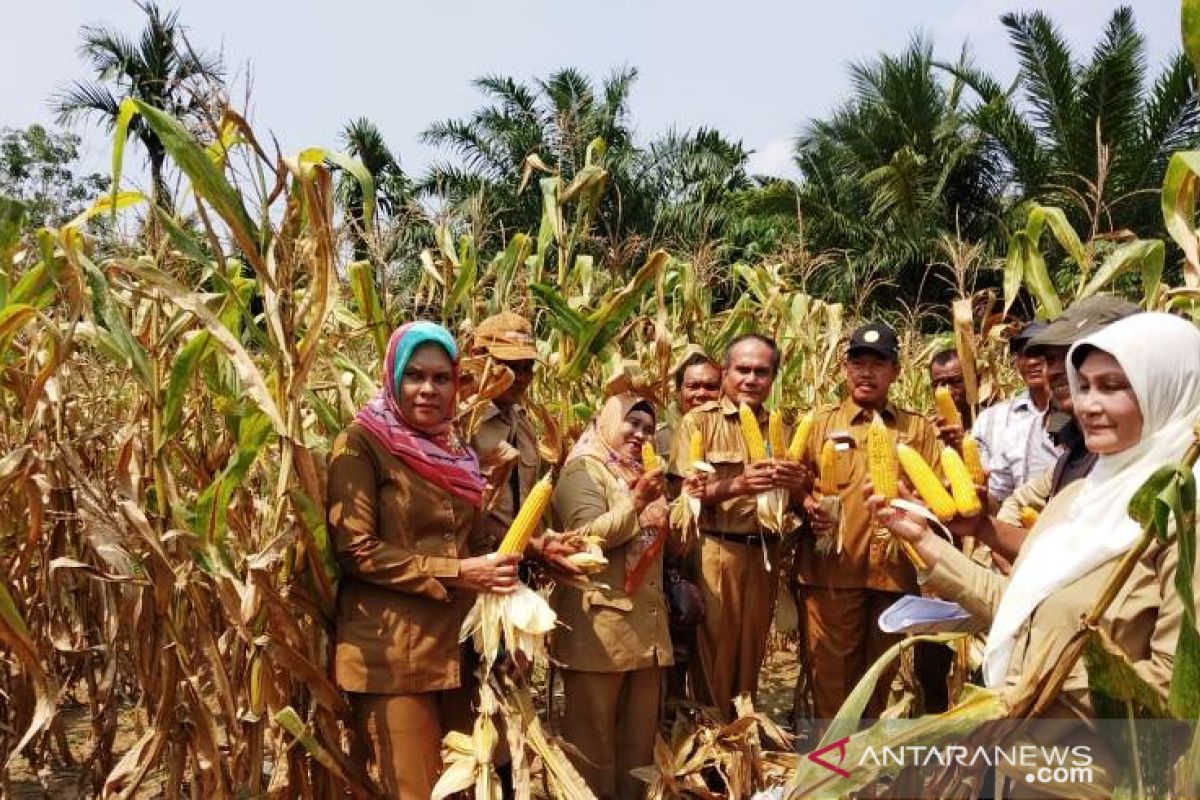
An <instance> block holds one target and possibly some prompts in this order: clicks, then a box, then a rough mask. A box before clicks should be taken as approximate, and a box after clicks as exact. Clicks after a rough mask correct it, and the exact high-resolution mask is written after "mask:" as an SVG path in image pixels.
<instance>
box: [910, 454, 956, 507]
mask: <svg viewBox="0 0 1200 800" xmlns="http://www.w3.org/2000/svg"><path fill="white" fill-rule="evenodd" d="M896 456H897V457H898V458H899V460H900V466H901V467H903V468H904V474H905V475H907V476H908V480H909V482H910V483H912V485H913V488H914V489H916V490H917V494H919V495H921V499H922V500H924V501H925V505H927V506H929V510H930V511H932V512H933V513H934V514H935V515H937V518H938V519H940V520H941V521H942V522H946V521H948V520H952V519H954V515H955V514H957V513H958V506H956V505H955V504H954V498H953V497H951V496H950V493H949V492H947V491H946V487H945V486H942V482H941V481H939V480H938V478H937V475H935V474H934V473H933V468H932V467H930V466H929V465H928V464H926V463H925V459H923V458H921V454H920V453H918V452H917V451H916V450H913V449H912V448H911V447H909V446H908V445H906V444H901V445H898V446H897V447H896Z"/></svg>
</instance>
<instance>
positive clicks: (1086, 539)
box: [983, 314, 1200, 688]
mask: <svg viewBox="0 0 1200 800" xmlns="http://www.w3.org/2000/svg"><path fill="white" fill-rule="evenodd" d="M1085 345H1091V346H1092V347H1095V348H1098V349H1100V350H1103V351H1104V352H1106V353H1108V354H1109V355H1111V356H1112V357H1113V358H1114V359H1116V361H1117V363H1119V364H1120V365H1121V369H1122V370H1124V371H1125V376H1126V377H1127V378H1128V379H1129V384H1130V386H1131V387H1132V389H1133V394H1134V396H1135V397H1136V398H1137V402H1138V407H1139V408H1140V409H1141V412H1142V438H1141V440H1140V441H1139V442H1138V443H1137V444H1136V445H1134V446H1133V447H1130V448H1129V449H1127V450H1123V451H1122V452H1120V453H1115V454H1113V455H1108V456H1101V457H1100V458H1099V459H1098V460H1097V462H1096V466H1095V467H1094V468H1093V469H1092V471H1091V473H1090V474H1089V475H1088V476H1087V477H1086V478H1084V479H1083V486H1082V488H1081V489H1080V490H1079V493H1078V494H1077V495H1076V497H1075V500H1074V501H1073V502H1072V503H1071V507H1070V508H1069V509H1067V512H1066V514H1065V516H1064V517H1063V518H1062V519H1061V520H1060V521H1058V522H1056V523H1052V524H1051V525H1050V526H1049V527H1048V528H1047V529H1046V530H1044V531H1039V532H1038V534H1037V536H1036V537H1035V538H1034V539H1032V540H1031V541H1030V543H1029V547H1028V548H1026V549H1025V550H1024V551H1023V552H1022V553H1021V558H1020V559H1019V560H1018V561H1017V563H1016V565H1015V567H1014V569H1013V574H1012V578H1011V579H1010V580H1009V583H1008V587H1007V589H1006V590H1005V592H1004V596H1003V597H1002V598H1001V600H1000V607H999V608H998V609H997V610H996V615H995V617H994V618H993V620H992V629H991V631H990V632H989V633H988V639H987V646H986V648H985V649H984V657H983V677H984V683H985V684H986V685H987V686H989V687H993V688H994V687H998V686H1000V685H1001V684H1002V683H1003V682H1004V679H1005V677H1006V675H1007V673H1008V665H1009V660H1010V659H1011V657H1012V651H1013V644H1014V643H1015V641H1016V637H1017V633H1018V631H1019V630H1020V628H1021V625H1022V624H1023V623H1024V622H1025V620H1026V619H1028V618H1029V617H1030V615H1031V614H1033V611H1034V609H1036V608H1037V606H1038V604H1040V603H1041V602H1042V601H1043V600H1045V599H1046V598H1047V597H1048V596H1050V595H1051V594H1052V593H1053V592H1055V591H1056V590H1058V589H1060V588H1062V587H1063V586H1066V585H1068V584H1070V583H1072V582H1073V581H1075V580H1077V579H1078V578H1080V577H1082V576H1084V575H1086V574H1088V573H1089V572H1091V571H1092V570H1093V569H1095V568H1096V567H1099V566H1101V565H1103V564H1105V563H1107V562H1109V561H1111V560H1112V559H1114V558H1116V557H1117V556H1119V555H1121V554H1122V553H1124V552H1125V551H1126V550H1128V549H1129V548H1130V547H1132V546H1133V544H1134V542H1136V541H1137V540H1138V538H1139V536H1140V535H1141V527H1140V526H1139V525H1138V524H1137V523H1136V522H1134V521H1133V519H1131V518H1130V517H1129V514H1128V506H1129V501H1130V499H1131V498H1132V497H1133V494H1134V492H1136V491H1137V489H1138V488H1139V487H1140V486H1141V485H1142V484H1143V483H1144V482H1145V480H1146V479H1147V478H1149V477H1150V475H1151V474H1152V473H1153V472H1154V471H1155V470H1156V469H1158V468H1159V467H1161V466H1163V465H1165V464H1170V463H1172V462H1177V461H1179V459H1180V458H1181V457H1182V456H1183V452H1184V451H1185V450H1186V449H1187V447H1188V444H1189V443H1190V442H1191V440H1192V428H1193V426H1194V425H1195V424H1196V420H1197V417H1198V416H1200V330H1198V329H1197V328H1196V326H1195V325H1192V324H1191V323H1190V322H1188V321H1186V320H1184V319H1181V318H1179V317H1175V316H1172V315H1170V314H1135V315H1133V316H1131V317H1126V318H1125V319H1123V320H1120V321H1118V322H1115V323H1113V324H1112V325H1109V326H1108V327H1106V328H1104V329H1103V330H1101V331H1098V332H1097V333H1094V334H1092V335H1091V336H1088V337H1086V338H1085V339H1082V340H1080V341H1078V342H1076V343H1075V344H1074V346H1072V348H1071V351H1070V353H1069V354H1068V355H1067V375H1068V378H1069V379H1070V382H1071V394H1072V395H1075V396H1076V398H1078V394H1079V371H1078V369H1077V368H1076V367H1075V365H1074V358H1075V355H1076V352H1077V351H1078V350H1079V349H1080V348H1081V347H1084V346H1085ZM1075 404H1076V405H1075V407H1076V408H1077V409H1078V408H1080V407H1081V403H1080V401H1079V400H1078V399H1076V400H1075Z"/></svg>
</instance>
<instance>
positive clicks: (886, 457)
mask: <svg viewBox="0 0 1200 800" xmlns="http://www.w3.org/2000/svg"><path fill="white" fill-rule="evenodd" d="M867 471H868V472H869V473H870V475H871V484H872V485H873V486H874V487H875V494H877V495H879V496H880V497H886V498H887V499H888V500H891V499H893V498H895V497H896V496H897V495H898V494H899V493H900V473H899V471H898V470H897V469H896V450H895V448H893V447H892V435H891V434H890V433H888V429H887V426H886V425H884V424H883V418H882V417H880V416H879V415H878V414H876V415H875V419H873V420H871V425H870V427H869V428H867Z"/></svg>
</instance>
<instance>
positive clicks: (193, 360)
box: [162, 331, 212, 442]
mask: <svg viewBox="0 0 1200 800" xmlns="http://www.w3.org/2000/svg"><path fill="white" fill-rule="evenodd" d="M211 344H212V337H211V336H209V334H208V332H207V331H200V332H199V333H197V334H196V335H195V336H193V337H192V339H191V341H189V342H188V343H187V344H185V345H184V346H183V347H182V348H180V350H179V353H178V355H176V356H175V363H174V364H172V365H171V374H170V376H169V377H168V379H167V391H166V396H165V398H164V400H163V423H162V424H163V430H162V441H164V442H166V441H170V440H171V439H172V438H174V436H175V434H177V433H178V432H179V427H180V425H181V423H182V421H183V401H184V397H185V395H186V393H187V390H188V387H189V386H191V384H192V377H193V376H194V375H195V373H196V369H197V365H198V364H199V363H200V361H201V360H202V359H203V358H204V357H205V356H206V355H208V354H209V353H210V352H212V351H211V349H210V345H211Z"/></svg>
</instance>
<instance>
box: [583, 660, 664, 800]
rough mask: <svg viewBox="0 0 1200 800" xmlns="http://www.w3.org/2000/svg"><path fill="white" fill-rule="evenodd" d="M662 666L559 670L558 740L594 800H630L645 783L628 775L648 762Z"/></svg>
mask: <svg viewBox="0 0 1200 800" xmlns="http://www.w3.org/2000/svg"><path fill="white" fill-rule="evenodd" d="M662 672H663V671H662V668H660V667H650V668H648V669H637V670H632V671H630V672H579V671H577V670H571V669H563V670H562V671H561V672H560V673H559V674H560V675H562V682H563V699H564V703H563V704H564V712H565V713H564V714H563V721H562V736H563V739H565V740H566V741H567V743H568V744H570V745H572V746H573V747H574V748H575V749H576V750H578V751H579V752H578V754H575V753H571V754H570V758H571V760H572V762H574V764H575V768H576V769H578V770H579V774H580V775H582V776H583V779H584V780H585V781H587V785H588V786H590V787H591V789H592V791H593V792H595V793H596V796H597V797H598V798H600V800H612V799H613V798H615V799H616V800H634V799H635V798H638V797H641V796H642V795H643V793H644V791H645V788H646V784H645V783H643V782H642V781H640V780H638V779H637V778H634V777H633V776H631V775H630V774H629V771H630V770H632V769H636V768H638V767H646V766H650V765H652V764H653V763H654V735H655V733H657V732H658V710H659V699H660V697H661V693H662Z"/></svg>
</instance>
